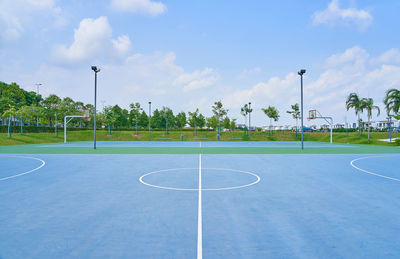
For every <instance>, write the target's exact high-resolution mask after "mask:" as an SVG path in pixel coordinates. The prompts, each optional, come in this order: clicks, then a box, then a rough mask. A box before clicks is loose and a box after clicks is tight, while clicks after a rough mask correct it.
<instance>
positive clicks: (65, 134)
mask: <svg viewBox="0 0 400 259" xmlns="http://www.w3.org/2000/svg"><path fill="white" fill-rule="evenodd" d="M74 118H83V119H85V120H90V115H89V111H85V112H84V113H83V115H67V116H64V143H67V125H68V122H70V121H71V120H72V119H74Z"/></svg>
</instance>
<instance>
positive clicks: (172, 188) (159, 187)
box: [139, 167, 261, 191]
mask: <svg viewBox="0 0 400 259" xmlns="http://www.w3.org/2000/svg"><path fill="white" fill-rule="evenodd" d="M184 170H198V168H197V167H196V168H171V169H163V170H158V171H153V172H150V173H147V174H144V175H142V176H140V178H139V181H140V182H141V183H142V184H144V185H147V186H150V187H154V188H158V189H165V190H173V191H198V190H199V189H198V188H177V187H168V186H160V185H155V184H151V183H148V182H146V181H145V180H144V178H145V177H146V176H149V175H152V174H158V173H166V172H171V171H184ZM203 170H216V171H227V172H234V173H243V174H248V175H252V176H254V177H255V178H256V180H255V181H253V182H251V183H248V184H243V185H237V186H230V187H221V188H203V187H202V188H201V190H202V191H226V190H233V189H240V188H245V187H249V186H252V185H254V184H257V183H258V182H260V180H261V178H260V177H259V176H258V175H256V174H255V173H252V172H247V171H241V170H236V169H227V168H202V171H203Z"/></svg>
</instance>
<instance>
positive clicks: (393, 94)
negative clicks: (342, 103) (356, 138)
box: [346, 88, 400, 143]
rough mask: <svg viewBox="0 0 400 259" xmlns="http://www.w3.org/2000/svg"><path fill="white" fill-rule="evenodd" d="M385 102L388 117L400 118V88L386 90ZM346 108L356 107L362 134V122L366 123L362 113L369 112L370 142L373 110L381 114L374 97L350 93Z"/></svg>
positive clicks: (359, 128)
mask: <svg viewBox="0 0 400 259" xmlns="http://www.w3.org/2000/svg"><path fill="white" fill-rule="evenodd" d="M383 103H384V104H385V110H386V115H387V118H388V119H390V118H392V117H394V118H396V119H400V113H399V108H400V90H398V89H395V88H392V89H389V90H387V91H386V93H385V97H384V99H383ZM346 109H347V110H349V109H354V111H355V114H356V116H357V121H358V130H359V134H360V135H361V128H362V126H361V124H364V123H363V121H362V119H361V114H362V113H363V112H364V111H366V112H367V120H368V122H367V129H368V143H369V142H370V128H371V118H372V115H373V111H376V114H377V116H379V114H380V112H381V110H380V108H379V107H378V106H377V105H374V100H373V99H372V98H365V97H364V98H361V97H359V96H358V94H357V93H350V94H349V96H348V97H347V100H346Z"/></svg>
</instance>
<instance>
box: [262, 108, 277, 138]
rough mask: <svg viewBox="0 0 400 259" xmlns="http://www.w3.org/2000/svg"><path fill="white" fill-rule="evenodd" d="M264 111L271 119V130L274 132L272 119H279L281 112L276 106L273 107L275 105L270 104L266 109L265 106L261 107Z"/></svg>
mask: <svg viewBox="0 0 400 259" xmlns="http://www.w3.org/2000/svg"><path fill="white" fill-rule="evenodd" d="M261 110H262V111H263V112H264V113H265V115H267V117H268V118H269V121H270V128H271V130H270V132H271V133H272V120H274V121H278V120H279V117H280V116H279V112H278V110H277V109H276V108H275V107H273V106H268V108H267V109H264V108H262V109H261Z"/></svg>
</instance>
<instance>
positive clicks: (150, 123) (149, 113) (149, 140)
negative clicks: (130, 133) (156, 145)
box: [149, 102, 151, 141]
mask: <svg viewBox="0 0 400 259" xmlns="http://www.w3.org/2000/svg"><path fill="white" fill-rule="evenodd" d="M150 140H151V102H149V141H150Z"/></svg>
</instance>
